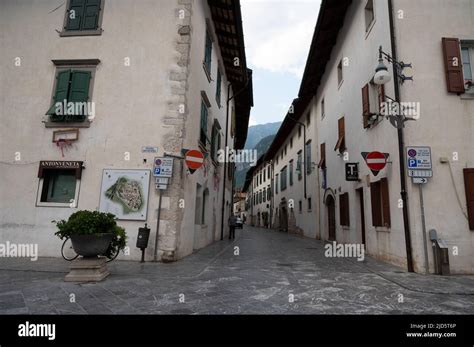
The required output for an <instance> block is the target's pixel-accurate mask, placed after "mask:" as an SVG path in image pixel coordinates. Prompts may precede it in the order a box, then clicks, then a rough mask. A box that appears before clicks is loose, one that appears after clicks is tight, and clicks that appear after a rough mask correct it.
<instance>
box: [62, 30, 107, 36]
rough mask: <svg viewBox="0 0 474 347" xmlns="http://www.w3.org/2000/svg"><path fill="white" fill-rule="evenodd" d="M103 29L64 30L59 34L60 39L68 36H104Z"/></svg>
mask: <svg viewBox="0 0 474 347" xmlns="http://www.w3.org/2000/svg"><path fill="white" fill-rule="evenodd" d="M102 31H103V30H102V29H97V30H63V31H60V32H59V36H60V37H68V36H99V35H102Z"/></svg>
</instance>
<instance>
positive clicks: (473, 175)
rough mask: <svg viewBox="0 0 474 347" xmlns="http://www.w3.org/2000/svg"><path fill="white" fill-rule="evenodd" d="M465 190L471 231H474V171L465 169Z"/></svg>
mask: <svg viewBox="0 0 474 347" xmlns="http://www.w3.org/2000/svg"><path fill="white" fill-rule="evenodd" d="M464 189H465V191H466V204H467V216H468V219H469V230H474V169H464Z"/></svg>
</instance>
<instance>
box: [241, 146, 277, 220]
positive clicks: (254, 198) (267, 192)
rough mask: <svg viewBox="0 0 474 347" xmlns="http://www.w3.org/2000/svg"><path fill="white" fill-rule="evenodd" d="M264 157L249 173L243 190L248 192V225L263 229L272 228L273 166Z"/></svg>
mask: <svg viewBox="0 0 474 347" xmlns="http://www.w3.org/2000/svg"><path fill="white" fill-rule="evenodd" d="M263 159H264V156H263V155H262V156H261V157H260V158H259V159H258V160H257V163H256V165H255V166H253V167H251V168H250V170H249V171H247V176H246V182H245V184H244V188H243V190H244V191H245V192H247V204H246V207H247V218H248V221H247V223H248V224H250V225H252V226H256V227H262V228H268V227H270V223H271V199H272V188H271V187H272V166H271V163H270V162H267V161H264V160H263Z"/></svg>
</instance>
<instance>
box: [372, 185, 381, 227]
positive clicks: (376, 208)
mask: <svg viewBox="0 0 474 347" xmlns="http://www.w3.org/2000/svg"><path fill="white" fill-rule="evenodd" d="M370 200H371V201H370V202H371V205H372V225H373V226H382V215H381V210H380V205H381V202H380V182H373V183H371V184H370Z"/></svg>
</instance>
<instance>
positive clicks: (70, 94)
mask: <svg viewBox="0 0 474 347" xmlns="http://www.w3.org/2000/svg"><path fill="white" fill-rule="evenodd" d="M90 81H91V72H90V71H85V70H70V69H68V70H63V71H59V72H58V74H57V76H56V88H55V92H54V97H53V104H52V105H51V106H50V108H49V109H48V111H47V112H46V114H47V115H49V116H50V120H51V121H53V122H67V121H74V122H77V121H84V120H85V119H86V118H87V116H88V114H89V112H90V109H89V104H88V101H89V88H90Z"/></svg>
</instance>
